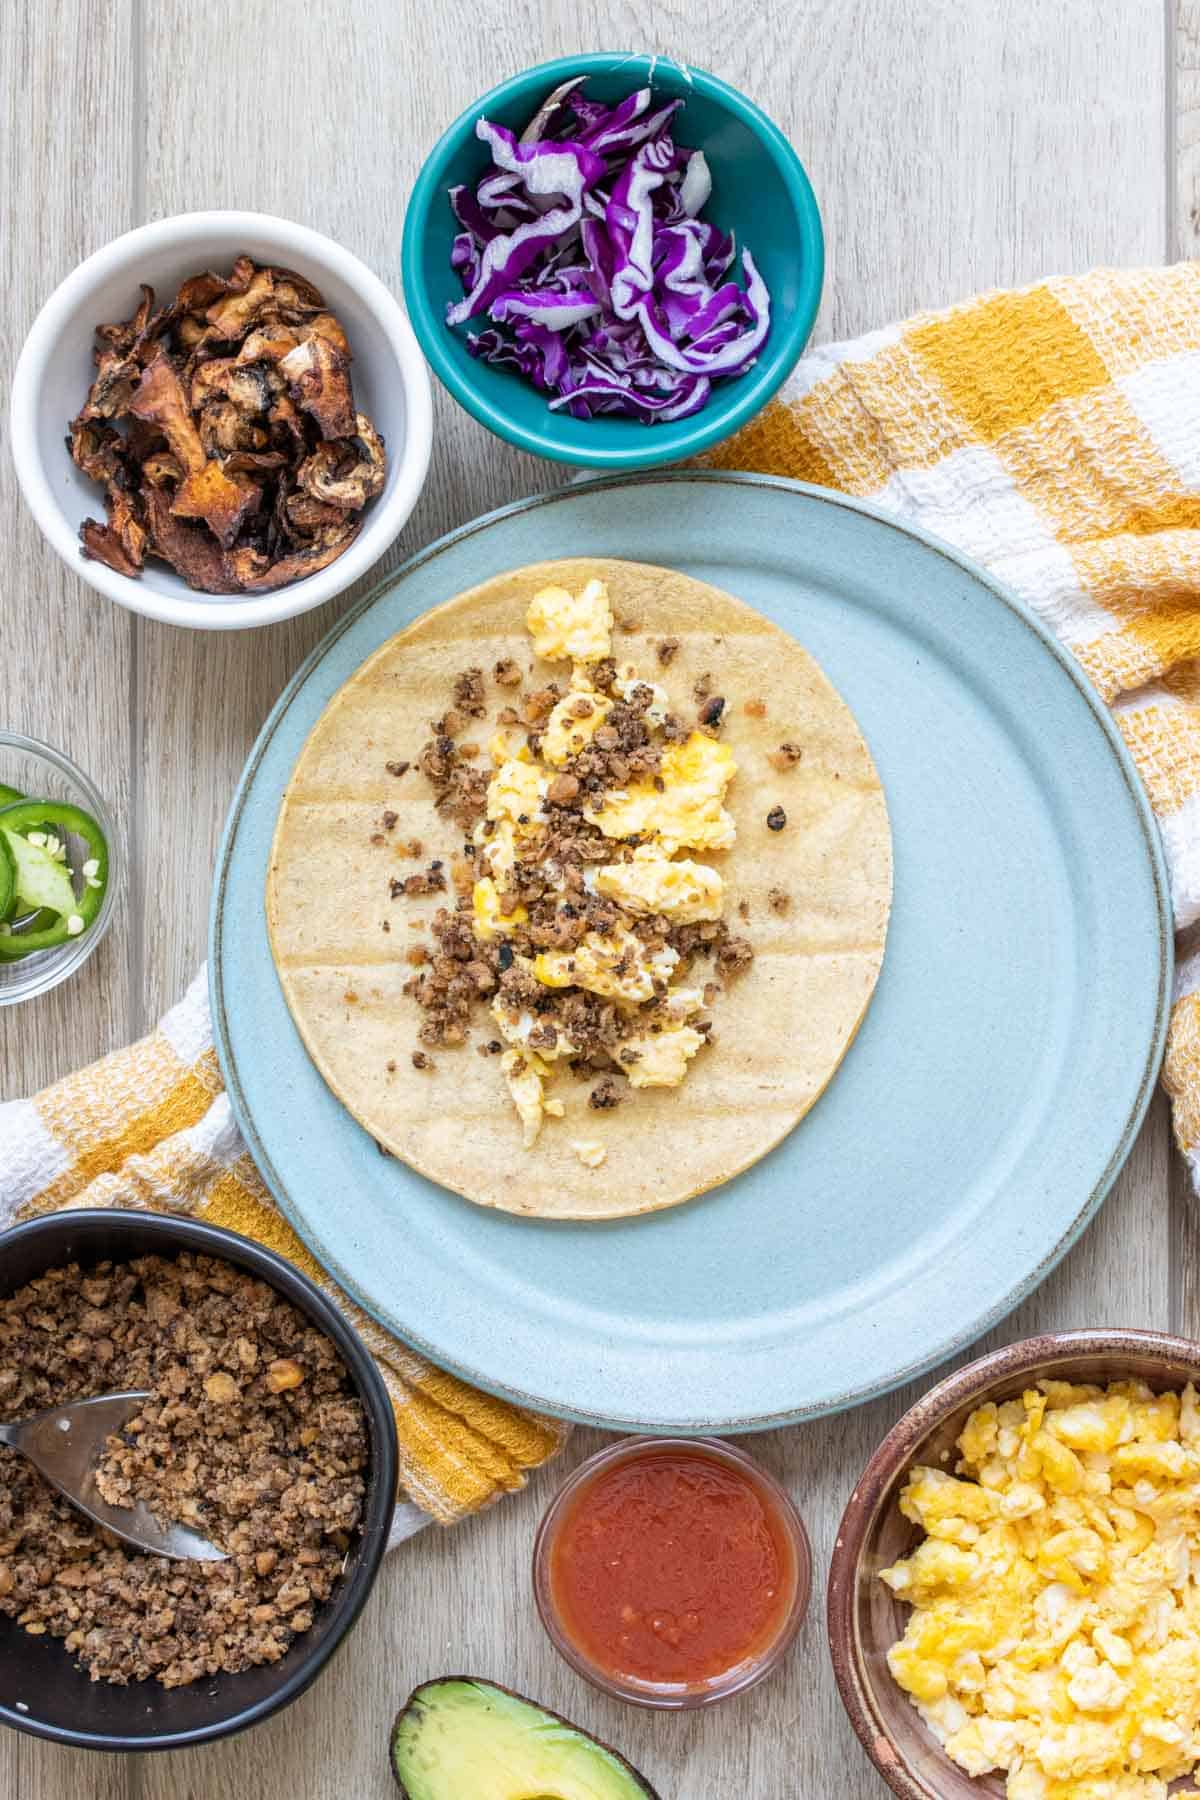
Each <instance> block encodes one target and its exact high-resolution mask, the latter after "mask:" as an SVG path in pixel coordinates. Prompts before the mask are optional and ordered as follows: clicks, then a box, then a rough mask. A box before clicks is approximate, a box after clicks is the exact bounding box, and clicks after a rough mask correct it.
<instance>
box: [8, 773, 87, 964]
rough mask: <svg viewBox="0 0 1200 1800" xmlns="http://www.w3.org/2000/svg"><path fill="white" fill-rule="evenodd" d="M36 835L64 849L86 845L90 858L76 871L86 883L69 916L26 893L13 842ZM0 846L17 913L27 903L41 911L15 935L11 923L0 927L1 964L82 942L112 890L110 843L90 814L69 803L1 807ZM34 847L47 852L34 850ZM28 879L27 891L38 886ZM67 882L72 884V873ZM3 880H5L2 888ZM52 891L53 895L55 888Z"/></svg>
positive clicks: (40, 897) (31, 802) (39, 896)
mask: <svg viewBox="0 0 1200 1800" xmlns="http://www.w3.org/2000/svg"><path fill="white" fill-rule="evenodd" d="M31 833H37V834H42V833H44V834H46V835H49V834H51V833H53V834H54V835H55V836H56V837H58V838H59V839H60V841H61V842H62V843H63V844H64V845H67V844H68V843H69V840H70V839H71V838H78V839H81V840H82V842H83V845H84V849H85V854H84V855H83V856H82V857H81V858H79V861H78V864H77V865H76V867H75V868H74V870H73V871H72V872H73V873H74V874H75V876H76V877H77V878H81V879H82V883H83V885H82V889H81V891H80V892H79V893H78V895H75V896H74V898H73V903H72V905H71V906H70V907H69V908H68V909H67V910H66V911H58V910H57V909H55V908H51V907H47V906H46V905H44V904H42V902H43V901H44V899H45V897H46V896H45V895H43V894H40V893H32V894H30V893H25V892H23V891H22V887H21V882H22V873H21V863H22V860H23V858H22V854H21V847H20V845H19V844H18V845H16V846H14V843H13V839H14V838H15V839H28V838H29V836H30V834H31ZM0 843H2V844H3V847H4V852H5V853H6V854H7V856H8V859H9V861H10V862H11V863H12V864H13V866H14V872H15V881H14V885H15V889H16V894H15V902H16V905H15V910H19V908H20V905H21V902H22V901H24V902H25V903H26V904H27V905H29V906H32V907H35V908H36V910H35V911H34V913H33V916H32V917H30V918H29V919H27V920H23V921H21V923H20V924H19V926H18V927H17V929H15V930H14V929H13V927H12V925H11V924H8V923H5V924H0V960H3V961H5V962H11V961H13V960H14V959H16V958H18V957H22V956H30V955H32V954H33V952H34V951H35V950H53V949H56V948H57V946H58V945H60V944H64V943H66V942H68V940H69V939H71V938H73V937H81V936H82V935H83V933H84V932H85V931H87V929H88V928H89V926H91V925H93V924H94V923H95V921H96V918H97V916H98V914H99V912H100V908H101V906H102V905H103V903H104V896H105V893H106V892H107V890H108V842H107V840H106V838H105V836H104V833H103V832H102V831H101V829H100V827H99V825H97V823H96V821H95V819H93V818H92V816H91V814H90V813H86V812H84V810H83V808H82V807H79V806H72V805H71V804H70V803H69V802H67V801H61V800H16V801H13V802H12V803H11V804H10V805H5V806H0ZM34 848H35V849H43V848H44V847H43V846H41V845H35V846H34ZM64 873H66V865H64ZM26 879H27V885H28V886H30V887H36V886H37V885H38V884H37V881H36V879H34V878H33V877H32V876H29V875H27V877H26ZM67 880H68V882H69V881H70V875H69V874H68V875H67ZM2 881H3V876H2V875H0V883H2ZM50 892H51V893H52V892H53V886H51V888H50ZM9 916H10V917H11V916H12V915H11V914H10V915H9ZM3 918H5V914H4V913H3V912H2V911H0V919H3Z"/></svg>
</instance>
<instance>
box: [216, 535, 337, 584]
mask: <svg viewBox="0 0 1200 1800" xmlns="http://www.w3.org/2000/svg"><path fill="white" fill-rule="evenodd" d="M361 528H362V520H361V519H346V520H345V522H344V523H343V524H342V525H340V526H336V527H334V529H333V530H331V531H329V532H326V533H324V534H323V535H322V536H321V537H319V538H317V539H316V540H315V541H314V542H313V543H311V544H306V545H305V546H304V548H303V549H300V550H296V551H294V552H293V553H292V554H291V555H290V556H283V557H281V558H280V559H279V561H278V562H273V563H269V562H268V561H267V558H266V557H265V556H263V555H262V554H261V553H260V552H259V551H257V550H251V549H244V550H231V551H229V552H228V562H229V566H230V568H231V569H232V570H233V573H234V575H235V576H236V577H237V581H238V585H239V587H241V588H244V589H245V591H246V593H248V594H264V593H267V592H269V591H270V589H272V588H280V587H287V585H288V583H289V582H292V581H302V580H303V579H304V577H305V576H306V575H315V574H316V573H317V571H318V569H327V568H328V567H329V565H330V563H331V562H336V561H337V559H338V557H339V556H340V555H341V554H342V552H343V551H344V550H346V549H348V548H349V546H350V545H351V544H352V543H353V542H354V539H355V538H356V537H357V536H358V534H359V531H360V530H361Z"/></svg>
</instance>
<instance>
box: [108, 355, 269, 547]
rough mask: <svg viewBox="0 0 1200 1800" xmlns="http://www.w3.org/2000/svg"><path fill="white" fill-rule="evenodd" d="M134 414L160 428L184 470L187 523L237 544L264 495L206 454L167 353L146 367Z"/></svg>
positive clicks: (177, 505)
mask: <svg viewBox="0 0 1200 1800" xmlns="http://www.w3.org/2000/svg"><path fill="white" fill-rule="evenodd" d="M129 410H130V412H131V413H132V414H133V415H134V417H135V418H137V419H144V420H149V421H150V422H151V423H152V424H155V425H157V426H158V427H159V429H160V430H161V431H162V433H163V435H164V436H165V437H166V440H167V442H168V444H169V445H170V446H171V450H172V451H173V453H174V455H175V456H176V457H177V458H178V460H179V462H180V463H181V464H182V466H183V470H184V478H183V481H182V482H181V483H180V486H179V490H178V492H177V493H176V495H175V499H174V502H173V504H172V507H171V510H172V512H174V513H176V514H178V516H179V517H180V518H184V519H203V520H204V521H205V522H206V524H207V525H208V526H209V528H210V530H211V531H212V532H213V534H214V536H215V537H216V538H217V540H218V542H219V543H220V544H221V545H222V546H225V545H229V544H232V543H233V541H234V539H235V538H236V537H237V534H238V527H239V526H240V525H241V522H242V520H243V519H244V518H245V516H246V514H247V513H248V512H250V511H252V510H253V509H254V508H255V507H256V506H257V505H258V504H259V501H260V499H261V497H262V496H261V493H260V491H259V489H258V488H257V487H256V486H255V484H254V483H253V482H250V481H247V480H246V479H245V478H244V477H243V478H242V479H241V480H240V481H239V480H234V479H232V478H231V477H230V476H228V475H226V473H225V471H224V470H223V469H222V467H221V465H220V463H219V462H215V461H212V460H210V458H209V457H208V456H206V455H205V451H204V446H203V444H202V443H201V442H200V434H199V432H198V431H197V429H196V427H195V425H194V423H193V422H192V417H191V414H190V413H189V412H188V408H187V402H186V401H185V399H184V395H183V388H182V386H181V385H180V381H179V377H178V375H177V374H176V373H175V369H174V367H173V365H172V364H171V362H170V361H169V359H168V358H167V356H166V355H165V354H163V353H161V352H160V353H159V355H158V356H156V357H155V359H154V361H153V362H152V363H151V364H150V366H149V367H148V368H147V369H146V371H145V373H144V375H143V376H142V379H141V382H140V383H139V385H138V389H137V392H136V393H135V394H134V396H133V399H132V400H131V401H130V403H129Z"/></svg>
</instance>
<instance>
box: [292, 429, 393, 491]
mask: <svg viewBox="0 0 1200 1800" xmlns="http://www.w3.org/2000/svg"><path fill="white" fill-rule="evenodd" d="M386 477H387V463H386V460H385V458H384V451H383V439H382V438H381V437H380V435H379V433H378V432H377V431H376V429H375V427H374V426H373V425H372V423H371V421H370V419H368V418H367V416H366V414H365V413H359V414H357V416H356V418H355V434H354V436H353V437H347V438H344V439H343V440H342V441H341V442H340V443H336V444H318V446H317V448H316V449H315V450H314V451H313V453H312V455H311V456H310V457H308V458H307V459H306V460H305V461H304V462H302V463H301V465H300V468H299V470H298V471H297V475H296V480H297V482H298V484H299V485H300V486H301V487H302V488H303V489H304V491H305V493H307V494H311V495H312V497H313V499H314V500H324V501H325V503H326V504H327V505H329V506H341V507H345V508H347V509H348V510H349V509H353V510H354V511H358V510H359V508H361V507H364V506H365V505H366V504H367V501H368V500H372V499H374V497H375V495H376V494H378V493H381V492H382V490H383V484H384V481H385V479H386Z"/></svg>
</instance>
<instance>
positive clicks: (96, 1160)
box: [0, 971, 566, 1543]
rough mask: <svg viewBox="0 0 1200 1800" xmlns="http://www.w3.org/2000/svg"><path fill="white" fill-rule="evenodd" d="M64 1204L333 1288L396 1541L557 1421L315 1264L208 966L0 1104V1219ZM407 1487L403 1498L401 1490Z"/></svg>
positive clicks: (7, 1221) (474, 1494)
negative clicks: (379, 1423)
mask: <svg viewBox="0 0 1200 1800" xmlns="http://www.w3.org/2000/svg"><path fill="white" fill-rule="evenodd" d="M73 1206H128V1207H138V1208H145V1209H147V1210H149V1211H154V1212H179V1213H188V1214H191V1215H192V1216H194V1217H195V1218H198V1219H204V1220H206V1221H207V1222H208V1223H210V1224H213V1225H223V1226H225V1227H226V1228H227V1229H229V1230H231V1231H240V1232H241V1233H242V1234H243V1235H244V1236H246V1237H251V1238H256V1239H257V1240H258V1241H259V1242H260V1243H262V1244H266V1245H267V1246H268V1247H269V1248H270V1249H272V1250H275V1251H277V1252H278V1253H279V1254H280V1255H281V1256H285V1257H287V1259H288V1260H289V1262H293V1263H295V1264H297V1266H298V1267H299V1268H301V1269H303V1270H304V1272H305V1274H306V1275H309V1276H311V1277H312V1279H313V1280H314V1281H315V1282H316V1283H317V1285H318V1286H319V1287H321V1288H323V1289H324V1291H325V1292H326V1293H327V1294H329V1295H330V1296H331V1298H333V1299H335V1300H336V1301H337V1303H338V1305H339V1306H340V1307H341V1309H342V1311H343V1312H344V1313H345V1314H346V1315H347V1317H348V1318H349V1319H350V1321H351V1323H352V1324H353V1325H354V1327H355V1329H356V1330H357V1331H358V1333H359V1335H360V1336H361V1337H362V1338H363V1340H364V1341H365V1343H366V1344H367V1346H368V1348H369V1349H370V1350H371V1353H372V1355H373V1356H374V1357H375V1360H376V1362H377V1363H378V1365H379V1369H380V1373H381V1374H382V1376H383V1379H384V1381H385V1383H386V1384H387V1389H388V1393H389V1394H390V1395H391V1399H392V1407H393V1410H394V1412H395V1415H396V1429H397V1433H398V1436H399V1440H400V1481H401V1487H402V1489H403V1495H402V1497H401V1499H400V1502H399V1504H398V1505H397V1508H396V1516H395V1521H394V1524H393V1527H392V1542H393V1543H399V1542H400V1541H401V1540H402V1539H404V1538H406V1537H410V1536H411V1535H412V1533H413V1532H414V1531H418V1530H420V1528H421V1527H422V1526H423V1525H426V1524H428V1523H429V1520H430V1519H431V1518H433V1519H436V1520H437V1521H438V1522H439V1523H440V1524H443V1525H450V1524H453V1523H454V1522H455V1521H456V1520H458V1519H460V1518H462V1517H463V1516H464V1515H465V1514H467V1513H472V1512H477V1511H478V1510H479V1509H480V1508H481V1507H483V1506H486V1505H488V1504H489V1503H490V1502H491V1501H493V1500H495V1499H498V1498H499V1497H500V1496H501V1495H502V1494H506V1493H511V1492H512V1491H513V1490H514V1489H516V1488H519V1487H523V1486H524V1484H525V1480H526V1476H527V1473H528V1471H529V1470H530V1469H533V1468H535V1467H537V1465H538V1464H539V1463H542V1462H545V1461H546V1459H547V1458H548V1457H550V1456H552V1455H553V1454H554V1453H555V1451H556V1450H557V1449H558V1448H559V1447H560V1445H561V1444H562V1442H563V1440H564V1438H565V1436H566V1428H565V1427H564V1426H562V1425H559V1424H557V1423H556V1422H555V1421H554V1420H552V1419H543V1418H540V1417H539V1416H538V1415H536V1414H534V1413H529V1412H524V1411H522V1410H521V1409H519V1408H517V1407H514V1406H507V1405H505V1403H504V1402H503V1401H501V1400H494V1399H492V1398H491V1397H490V1396H489V1395H487V1394H481V1393H479V1392H477V1390H476V1389H474V1388H472V1387H468V1386H467V1384H466V1383H465V1382H462V1381H458V1380H457V1379H456V1378H455V1377H454V1376H453V1375H446V1374H444V1373H443V1372H442V1371H441V1370H440V1369H435V1368H434V1367H433V1366H432V1365H431V1364H430V1363H428V1362H426V1361H425V1359H424V1358H423V1357H421V1356H418V1355H417V1354H416V1353H415V1351H412V1350H409V1349H408V1348H407V1347H406V1346H405V1345H403V1344H401V1343H399V1342H397V1340H396V1339H395V1338H393V1337H392V1336H391V1335H390V1334H389V1333H388V1332H386V1331H384V1330H383V1329H382V1328H381V1327H380V1326H378V1325H377V1324H376V1323H375V1322H374V1320H373V1319H369V1318H368V1317H367V1316H366V1314H365V1313H363V1312H361V1311H360V1310H359V1308H358V1307H356V1306H355V1305H354V1304H353V1303H352V1302H351V1301H350V1300H348V1299H347V1298H346V1296H345V1294H344V1293H342V1291H341V1289H340V1288H338V1287H337V1286H336V1285H335V1283H334V1282H332V1281H331V1280H330V1278H329V1277H328V1276H327V1275H326V1274H325V1273H324V1271H323V1270H322V1269H321V1268H320V1267H319V1266H318V1265H317V1263H316V1262H315V1261H314V1260H313V1258H312V1257H311V1256H310V1255H309V1253H308V1251H307V1250H306V1249H305V1247H304V1245H303V1244H302V1243H301V1242H300V1240H299V1238H297V1236H296V1235H295V1233H294V1232H293V1231H292V1229H291V1227H290V1226H289V1225H288V1223H287V1221H286V1220H285V1219H284V1218H283V1216H282V1214H281V1213H280V1212H279V1211H278V1210H277V1209H276V1207H275V1204H274V1202H273V1200H272V1198H271V1196H270V1194H269V1193H268V1192H267V1189H266V1188H265V1187H264V1185H263V1183H262V1180H261V1179H260V1177H259V1174H258V1172H257V1170H256V1169H255V1167H254V1164H253V1163H252V1162H251V1160H250V1157H249V1154H248V1152H247V1150H246V1146H245V1144H244V1143H243V1142H242V1139H241V1137H240V1135H239V1133H238V1129H237V1126H236V1125H235V1124H234V1121H233V1115H232V1113H231V1111H230V1107H229V1099H228V1096H227V1095H226V1093H225V1089H224V1086H223V1084H222V1081H221V1072H220V1069H219V1067H218V1064H217V1057H216V1052H215V1050H214V1049H213V1042H212V1028H211V1025H210V1022H209V1012H208V985H207V979H206V976H205V974H204V972H203V971H201V973H200V975H199V976H198V977H197V978H196V980H195V981H194V982H193V983H192V985H191V987H190V988H189V989H188V991H187V994H186V995H185V996H184V998H183V1000H181V1001H180V1003H179V1005H178V1006H176V1007H174V1008H173V1009H172V1011H171V1012H169V1013H168V1014H167V1015H166V1017H165V1018H164V1019H163V1021H162V1023H161V1025H160V1026H159V1028H158V1030H157V1031H155V1032H153V1033H152V1034H151V1035H150V1036H149V1037H146V1038H143V1039H142V1040H141V1042H140V1043H137V1044H134V1045H132V1046H131V1047H130V1048H129V1049H127V1050H117V1051H115V1052H114V1053H113V1054H112V1055H111V1056H106V1057H104V1058H103V1060H102V1061H100V1062H98V1063H93V1064H92V1066H91V1067H90V1068H87V1069H82V1070H81V1071H80V1072H79V1073H78V1074H76V1075H68V1076H67V1077H66V1078H65V1079H64V1080H63V1081H59V1082H56V1083H55V1084H54V1085H53V1086H52V1087H49V1088H46V1089H45V1090H44V1091H43V1092H42V1093H40V1094H38V1095H37V1097H36V1098H35V1099H32V1100H10V1101H8V1102H7V1103H6V1104H3V1105H0V1228H3V1227H4V1226H6V1225H11V1224H13V1223H15V1222H17V1221H19V1220H23V1219H28V1218H33V1217H34V1216H36V1215H37V1214H38V1213H44V1212H53V1211H56V1210H57V1209H59V1208H61V1207H73ZM405 1495H406V1496H407V1499H405V1498H404V1496H405Z"/></svg>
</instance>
